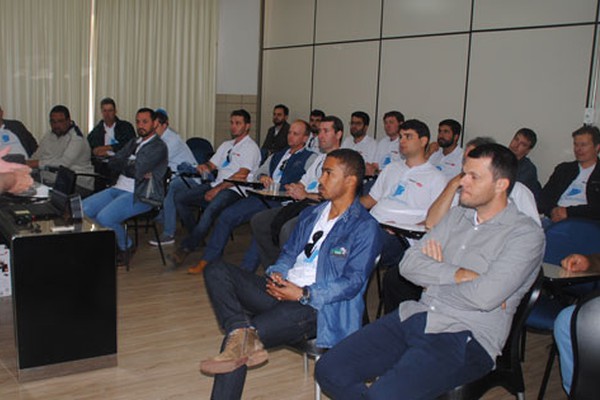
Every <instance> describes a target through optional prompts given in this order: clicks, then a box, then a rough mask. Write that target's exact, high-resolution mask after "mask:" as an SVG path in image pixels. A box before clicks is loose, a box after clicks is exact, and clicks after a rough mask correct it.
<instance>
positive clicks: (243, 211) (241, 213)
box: [202, 196, 281, 262]
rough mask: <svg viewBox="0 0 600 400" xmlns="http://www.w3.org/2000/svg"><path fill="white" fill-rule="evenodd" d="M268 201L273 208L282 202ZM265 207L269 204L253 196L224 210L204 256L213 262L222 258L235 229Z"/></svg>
mask: <svg viewBox="0 0 600 400" xmlns="http://www.w3.org/2000/svg"><path fill="white" fill-rule="evenodd" d="M268 203H269V205H270V206H271V207H272V208H276V207H281V203H279V202H277V201H268ZM265 209H267V206H266V205H265V203H263V202H262V200H260V199H259V198H258V197H255V196H251V197H247V198H245V199H242V200H240V201H238V202H237V203H235V204H233V205H231V206H229V207H227V208H226V209H225V210H223V212H222V213H221V215H220V216H219V218H218V219H217V222H216V223H215V227H214V229H213V232H212V234H211V236H210V240H209V241H208V243H207V245H206V249H205V250H204V256H203V257H202V258H203V259H204V260H205V261H208V262H213V261H216V260H218V259H219V258H221V256H222V255H223V250H224V249H225V246H226V245H227V241H228V240H229V236H230V235H231V232H232V231H233V229H234V228H235V227H237V226H239V225H241V224H243V223H244V222H248V221H250V218H252V216H253V215H254V214H256V213H258V212H260V211H262V210H265ZM251 248H252V246H251Z"/></svg>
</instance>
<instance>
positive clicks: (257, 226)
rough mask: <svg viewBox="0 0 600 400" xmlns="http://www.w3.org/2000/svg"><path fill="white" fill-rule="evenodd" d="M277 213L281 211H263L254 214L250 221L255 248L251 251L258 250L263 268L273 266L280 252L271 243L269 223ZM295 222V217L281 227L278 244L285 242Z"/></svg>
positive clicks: (279, 209)
mask: <svg viewBox="0 0 600 400" xmlns="http://www.w3.org/2000/svg"><path fill="white" fill-rule="evenodd" d="M279 211H281V208H271V209H268V210H264V211H261V212H259V213H257V214H255V215H254V216H253V217H252V219H251V220H250V226H251V227H252V237H253V239H254V240H255V241H256V248H255V249H253V251H256V250H258V253H259V255H260V262H261V264H262V265H263V267H265V268H268V267H269V266H270V265H273V264H275V261H277V258H278V257H279V253H280V252H281V247H280V246H278V245H276V244H275V243H273V239H272V236H271V223H272V222H273V219H274V218H275V216H276V215H277V213H279ZM297 222H298V218H297V217H295V218H292V219H290V220H289V221H287V222H286V223H285V224H284V225H283V227H282V228H281V231H280V233H279V243H280V244H281V246H283V245H284V244H285V242H287V240H288V238H289V237H290V235H291V234H292V231H293V230H294V227H295V226H296V223H297Z"/></svg>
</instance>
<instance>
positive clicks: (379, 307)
mask: <svg viewBox="0 0 600 400" xmlns="http://www.w3.org/2000/svg"><path fill="white" fill-rule="evenodd" d="M375 276H376V277H377V294H378V295H379V303H377V312H376V314H375V319H379V317H381V315H382V314H383V288H382V287H381V265H380V264H377V265H376V266H375Z"/></svg>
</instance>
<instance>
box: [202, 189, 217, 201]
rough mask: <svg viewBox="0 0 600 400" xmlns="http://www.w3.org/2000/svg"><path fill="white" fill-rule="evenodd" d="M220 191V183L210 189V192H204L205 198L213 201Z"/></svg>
mask: <svg viewBox="0 0 600 400" xmlns="http://www.w3.org/2000/svg"><path fill="white" fill-rule="evenodd" d="M220 191H221V188H220V187H219V185H217V186H215V187H214V188H212V189H210V190H209V191H208V192H206V193H205V194H204V200H206V201H213V199H214V198H215V197H217V195H218V194H219V192H220Z"/></svg>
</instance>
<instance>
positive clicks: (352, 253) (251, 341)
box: [200, 149, 381, 399]
mask: <svg viewBox="0 0 600 400" xmlns="http://www.w3.org/2000/svg"><path fill="white" fill-rule="evenodd" d="M364 168H365V167H364V161H363V159H362V157H361V156H360V154H358V153H357V152H355V151H354V150H349V149H340V150H335V151H333V152H331V153H329V154H328V155H327V158H326V159H325V162H324V164H323V174H322V175H321V178H320V179H319V193H320V194H321V196H322V197H323V198H324V199H325V200H328V201H326V202H324V203H321V204H319V205H317V206H314V207H310V208H307V209H305V210H304V211H302V213H301V214H300V217H299V221H298V224H297V225H296V228H295V229H294V231H293V233H292V236H291V237H290V239H289V240H288V241H287V243H286V244H285V246H284V248H283V251H282V253H281V255H280V256H279V259H278V260H277V262H276V263H275V264H274V265H272V266H270V267H269V268H268V269H267V271H266V275H265V276H257V275H254V274H252V273H250V272H247V271H243V270H241V269H239V268H238V267H236V266H233V265H229V264H225V263H214V264H211V265H209V266H208V267H207V268H206V269H205V271H204V277H205V281H206V288H207V292H208V294H209V296H210V298H211V302H212V304H213V308H214V310H215V314H216V316H217V319H218V321H219V324H220V325H221V326H222V328H223V330H224V331H225V332H226V333H227V336H226V337H225V340H224V345H223V350H222V352H221V353H220V354H219V355H217V356H215V357H212V358H209V359H206V360H204V361H202V362H201V364H200V370H201V371H202V372H204V373H207V374H215V382H214V386H213V393H212V398H217V399H237V398H240V397H241V395H242V390H243V384H244V380H245V376H246V370H247V367H253V366H257V365H260V364H262V363H264V362H265V361H266V360H267V358H268V355H267V352H266V350H264V348H265V347H266V348H270V347H275V346H279V345H282V344H286V343H294V342H297V341H299V340H302V339H304V338H307V337H315V336H316V339H317V346H319V347H323V348H329V347H332V346H334V345H335V344H336V343H338V342H339V341H340V340H342V339H343V338H345V337H346V336H348V335H349V334H351V333H352V332H354V331H356V330H357V329H359V328H360V326H361V322H362V313H363V310H364V303H363V298H362V297H363V293H364V291H365V288H366V285H367V282H368V279H369V275H370V274H371V271H372V269H373V266H374V261H375V258H376V257H377V255H378V254H379V252H380V250H381V245H380V243H381V241H380V240H379V238H378V234H379V226H378V224H377V221H375V219H374V218H373V217H371V216H370V214H369V213H368V212H367V210H365V209H364V208H363V206H362V205H360V202H359V201H358V198H357V197H356V196H357V194H358V193H360V188H361V183H362V180H363V176H364V171H365V169H364Z"/></svg>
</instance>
